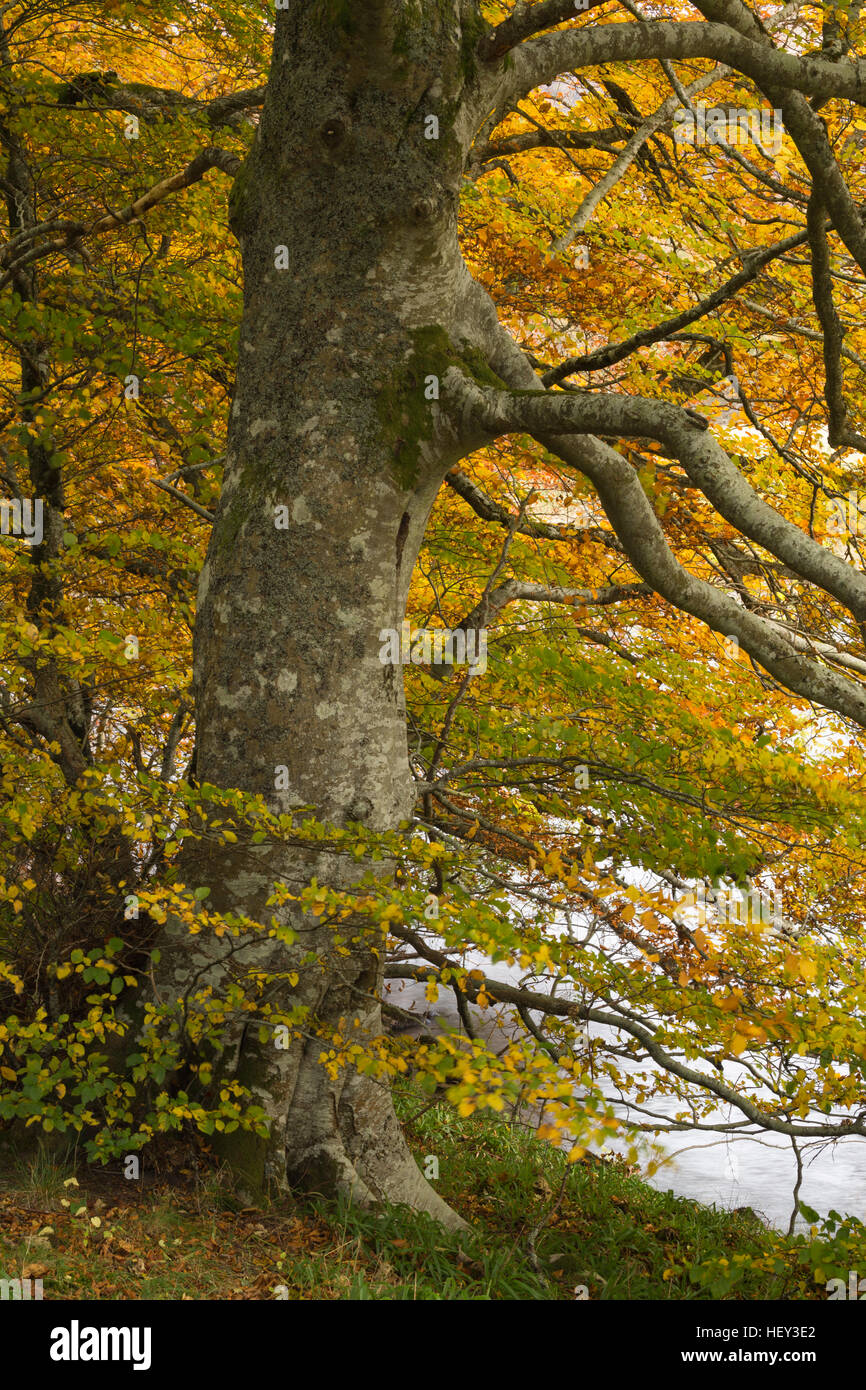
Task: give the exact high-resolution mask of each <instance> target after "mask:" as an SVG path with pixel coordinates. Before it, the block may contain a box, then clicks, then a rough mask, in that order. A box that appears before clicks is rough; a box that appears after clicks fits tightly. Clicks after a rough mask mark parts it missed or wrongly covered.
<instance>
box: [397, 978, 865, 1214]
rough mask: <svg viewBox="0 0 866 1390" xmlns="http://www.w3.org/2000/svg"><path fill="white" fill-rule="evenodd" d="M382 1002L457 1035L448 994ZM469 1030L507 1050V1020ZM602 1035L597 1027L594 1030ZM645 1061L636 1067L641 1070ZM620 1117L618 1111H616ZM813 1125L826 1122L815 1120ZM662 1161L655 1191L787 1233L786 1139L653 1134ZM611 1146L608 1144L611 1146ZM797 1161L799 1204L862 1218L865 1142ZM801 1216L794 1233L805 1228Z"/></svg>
mask: <svg viewBox="0 0 866 1390" xmlns="http://www.w3.org/2000/svg"><path fill="white" fill-rule="evenodd" d="M464 963H465V964H466V965H467V966H468V967H469V968H475V967H479V968H482V969H484V970H485V973H486V974H488V975H489V976H490V977H491V978H495V979H499V980H504V981H508V982H509V983H511V984H519V982H520V981H519V972H517V971H516V970H514V969H510V968H509V967H508V966H507V965H503V964H495V965H494V964H492V963H491V962H490V961H489V960H487V959H485V958H484V957H483V956H477V957H476V956H474V955H473V957H472V959H470V958H469V956H468V955H467V957H466V959H465V962H464ZM388 985H389V989H388V994H387V998H388V1000H389V1002H390V1003H393V1004H396V1005H398V1007H400V1008H402V1009H406V1010H409V1011H411V1012H412V1013H414V1014H417V1016H418V1026H417V1028H415V1029H411V1030H407V1031H409V1032H410V1033H413V1032H414V1033H415V1034H416V1035H417V1034H418V1033H422V1032H426V1033H431V1034H436V1033H437V1032H441V1031H445V1030H451V1029H458V1030H460V1018H459V1015H458V1014H457V1010H456V1007H455V1006H454V999H453V995H452V994H451V993H450V991H446V990H442V991H441V992H440V997H439V1000H438V1001H437V1002H436V1003H435V1004H429V1003H428V1002H427V1000H426V999H425V996H424V986H423V985H422V984H418V983H416V982H415V981H405V980H391V981H389V982H388ZM472 1015H473V1019H474V1023H473V1026H474V1027H476V1031H477V1032H478V1035H479V1036H480V1037H484V1038H485V1039H486V1040H488V1041H489V1042H491V1043H492V1044H493V1045H494V1046H495V1047H497V1048H499V1047H502V1046H505V1044H506V1043H507V1041H508V1038H509V1034H510V1032H511V1029H510V1028H509V1025H508V1024H507V1023H506V1022H505V1020H499V1021H497V1017H496V1014H495V1012H494V1011H491V1010H486V1011H483V1012H482V1011H479V1010H478V1009H475V1008H473V1009H472ZM592 1031H593V1032H596V1033H600V1032H602V1030H601V1029H595V1028H593V1029H592ZM650 1067H651V1064H650V1063H643V1064H641V1068H640V1069H641V1071H644V1072H645V1071H647V1070H648V1069H649V1068H650ZM725 1074H726V1078H727V1079H729V1080H732V1079H734V1077H735V1076H736V1068H735V1066H728V1067H726V1072H725ZM652 1106H653V1110H654V1112H658V1113H660V1114H662V1115H667V1116H671V1117H672V1116H673V1115H674V1113H675V1112H676V1111H677V1110H680V1109H682V1102H681V1101H679V1100H676V1099H674V1098H671V1097H659V1098H656V1099H654V1100H653V1102H652ZM622 1114H623V1116H625V1111H624V1109H623V1110H622ZM709 1118H710V1119H711V1120H719V1121H722V1122H726V1121H731V1120H736V1119H737V1118H740V1117H739V1116H738V1115H736V1114H731V1113H730V1110H729V1107H723V1108H722V1109H720V1110H719V1111H718V1112H717V1113H716V1114H715V1115H713V1116H711V1117H709ZM814 1118H815V1119H816V1120H826V1116H820V1115H816V1116H815V1117H814ZM655 1142H656V1144H658V1145H660V1146H661V1147H662V1148H663V1149H664V1151H665V1155H666V1159H665V1161H664V1162H663V1164H662V1166H661V1167H659V1168H658V1170H657V1171H656V1172H655V1173H653V1174H651V1175H645V1176H646V1181H647V1182H649V1183H651V1184H652V1186H653V1187H656V1188H659V1189H660V1190H667V1189H670V1190H671V1191H672V1192H674V1193H675V1194H676V1195H677V1196H681V1197H691V1198H693V1199H694V1200H696V1201H699V1202H702V1203H704V1204H706V1205H711V1204H715V1205H716V1206H718V1207H720V1208H723V1209H725V1210H731V1209H733V1208H734V1207H751V1208H752V1209H753V1210H754V1211H755V1212H757V1213H758V1214H759V1215H761V1216H763V1217H764V1219H765V1220H766V1221H767V1222H768V1223H769V1224H771V1225H773V1226H776V1227H779V1228H780V1229H783V1230H787V1228H788V1222H789V1220H790V1217H791V1211H792V1208H793V1195H792V1194H793V1189H794V1183H795V1181H796V1176H797V1164H796V1159H795V1156H794V1152H793V1149H792V1147H791V1142H790V1140H789V1139H788V1138H787V1137H786V1136H785V1135H779V1134H763V1135H761V1136H760V1137H759V1138H737V1139H729V1138H727V1137H725V1136H722V1135H718V1134H713V1133H706V1132H703V1133H701V1132H694V1133H689V1132H679V1133H675V1134H665V1135H659V1136H658V1137H657V1138H656V1139H655ZM612 1147H614V1146H612ZM800 1149H801V1155H802V1161H803V1181H802V1185H801V1188H800V1200H801V1201H803V1202H805V1203H806V1205H807V1206H810V1207H813V1208H814V1209H815V1210H816V1211H817V1212H819V1213H820V1214H821V1215H825V1214H826V1213H827V1212H829V1211H830V1210H831V1209H832V1210H835V1211H838V1212H841V1213H843V1214H850V1215H852V1216H856V1217H858V1218H859V1219H860V1220H861V1221H862V1220H866V1139H860V1138H856V1137H855V1138H850V1139H843V1140H840V1141H839V1142H838V1143H836V1144H834V1145H828V1144H827V1143H826V1141H820V1142H810V1143H807V1142H806V1141H800ZM806 1224H807V1223H805V1222H804V1221H803V1219H802V1217H799V1216H798V1218H797V1229H803V1228H804V1226H805V1225H806Z"/></svg>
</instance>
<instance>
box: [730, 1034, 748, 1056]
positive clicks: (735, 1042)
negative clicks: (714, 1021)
mask: <svg viewBox="0 0 866 1390" xmlns="http://www.w3.org/2000/svg"><path fill="white" fill-rule="evenodd" d="M748 1045H749V1039H748V1038H744V1037H743V1035H742V1033H735V1034H734V1036H733V1037H732V1039H731V1051H732V1052H733V1054H734V1056H735V1057H739V1055H740V1053H741V1052H745V1050H746V1048H747V1047H748Z"/></svg>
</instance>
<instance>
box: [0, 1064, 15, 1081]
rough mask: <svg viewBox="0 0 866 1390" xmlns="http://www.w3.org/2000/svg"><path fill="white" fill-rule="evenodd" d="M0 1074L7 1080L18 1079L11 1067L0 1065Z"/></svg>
mask: <svg viewBox="0 0 866 1390" xmlns="http://www.w3.org/2000/svg"><path fill="white" fill-rule="evenodd" d="M0 1076H5V1078H6V1080H7V1081H17V1080H18V1073H17V1072H14V1071H13V1070H12V1068H11V1067H0Z"/></svg>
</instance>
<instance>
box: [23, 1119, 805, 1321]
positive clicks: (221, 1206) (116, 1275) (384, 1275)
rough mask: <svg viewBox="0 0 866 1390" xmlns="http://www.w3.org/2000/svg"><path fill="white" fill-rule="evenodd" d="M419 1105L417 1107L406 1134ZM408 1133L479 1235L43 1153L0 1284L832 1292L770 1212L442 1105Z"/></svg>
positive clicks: (356, 1292)
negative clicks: (718, 1199) (670, 1186)
mask: <svg viewBox="0 0 866 1390" xmlns="http://www.w3.org/2000/svg"><path fill="white" fill-rule="evenodd" d="M412 1110H417V1102H415V1103H414V1104H411V1103H407V1102H406V1101H405V1099H404V1102H403V1112H404V1116H403V1117H404V1121H406V1120H407V1116H408V1115H409V1114H411V1111H412ZM407 1137H408V1138H409V1141H410V1143H411V1145H412V1148H413V1151H414V1152H415V1155H416V1158H418V1160H419V1162H420V1164H421V1166H422V1168H423V1167H424V1164H425V1161H426V1159H427V1157H428V1156H430V1155H433V1156H435V1158H436V1159H437V1160H438V1164H439V1178H438V1180H437V1181H436V1183H435V1186H436V1188H437V1190H438V1191H439V1192H440V1193H441V1194H442V1196H444V1197H445V1199H446V1200H447V1201H448V1202H450V1203H451V1205H452V1206H453V1207H455V1209H457V1210H459V1211H460V1213H461V1214H462V1215H463V1216H464V1217H465V1218H466V1219H467V1220H468V1221H469V1222H470V1223H471V1226H472V1229H471V1231H470V1232H466V1233H463V1234H461V1235H454V1234H448V1233H446V1232H444V1231H443V1229H442V1228H441V1227H440V1226H438V1225H437V1224H436V1223H435V1222H433V1221H432V1220H430V1219H429V1218H427V1217H424V1216H421V1215H419V1214H417V1213H412V1212H409V1211H407V1210H406V1209H404V1208H399V1207H392V1208H389V1209H387V1210H386V1211H385V1212H384V1214H373V1213H370V1212H358V1211H354V1210H351V1209H349V1208H348V1207H346V1206H345V1205H341V1204H337V1205H334V1204H330V1205H325V1204H322V1203H318V1204H317V1203H314V1202H301V1201H298V1202H295V1203H292V1204H283V1205H281V1206H279V1207H274V1208H270V1209H268V1210H264V1211H261V1210H253V1209H250V1208H243V1207H241V1206H240V1203H239V1201H238V1199H237V1197H236V1196H235V1195H234V1193H233V1191H232V1188H231V1184H230V1183H229V1182H227V1180H226V1178H225V1176H224V1174H222V1173H221V1172H220V1170H219V1168H218V1167H216V1166H215V1165H214V1164H213V1162H212V1161H211V1160H210V1159H209V1158H208V1156H207V1154H206V1153H203V1152H202V1151H201V1149H200V1148H191V1147H189V1146H184V1145H182V1144H181V1143H180V1142H176V1143H175V1144H174V1146H173V1147H170V1148H168V1149H165V1150H163V1152H162V1154H161V1156H160V1163H161V1167H160V1168H159V1169H156V1170H155V1169H154V1167H153V1162H154V1160H153V1159H152V1158H150V1159H149V1158H148V1156H147V1155H145V1163H144V1169H143V1178H142V1180H141V1181H138V1182H136V1181H130V1182H126V1181H124V1179H123V1177H122V1175H121V1173H120V1171H117V1172H114V1173H112V1172H110V1171H107V1170H104V1169H100V1168H88V1167H79V1168H78V1170H77V1171H76V1170H74V1169H73V1168H72V1167H68V1168H64V1167H63V1166H62V1165H60V1164H58V1162H57V1160H56V1158H51V1157H50V1156H49V1155H48V1154H47V1153H45V1152H44V1151H42V1152H41V1153H40V1154H39V1155H37V1157H36V1159H35V1160H32V1159H31V1161H30V1163H29V1167H28V1168H27V1169H26V1171H25V1170H24V1169H22V1168H20V1167H19V1169H18V1170H17V1171H11V1172H10V1174H9V1177H8V1178H7V1179H6V1181H5V1183H3V1184H2V1185H0V1278H15V1277H18V1276H19V1275H24V1276H28V1274H29V1277H41V1278H42V1280H43V1286H44V1297H45V1298H49V1299H57V1298H60V1299H63V1298H83V1299H142V1298H143V1299H165V1300H180V1299H273V1298H281V1297H282V1298H286V1297H288V1298H289V1299H292V1300H303V1299H317V1300H322V1299H324V1300H353V1301H354V1300H358V1301H361V1300H368V1299H369V1300H382V1299H385V1300H404V1299H405V1300H412V1301H414V1300H430V1301H438V1300H447V1301H453V1300H484V1301H487V1300H499V1299H506V1300H526V1299H529V1300H538V1301H546V1300H573V1299H574V1298H575V1296H576V1290H577V1291H578V1296H586V1297H588V1298H590V1299H593V1300H595V1299H603V1300H608V1299H609V1300H644V1299H665V1300H676V1301H680V1300H683V1299H706V1298H710V1297H713V1296H717V1292H718V1290H717V1289H716V1290H713V1289H711V1288H710V1287H709V1286H708V1285H707V1284H706V1283H705V1284H703V1285H701V1284H696V1283H695V1282H694V1281H693V1279H692V1278H691V1277H690V1271H691V1270H692V1269H693V1268H694V1267H695V1266H698V1265H701V1264H702V1263H703V1262H704V1261H713V1262H715V1264H716V1266H717V1267H718V1268H721V1269H722V1270H723V1271H724V1270H730V1269H733V1268H740V1269H741V1273H739V1274H738V1276H737V1281H736V1285H735V1288H734V1289H732V1290H731V1292H730V1293H729V1294H728V1296H732V1297H739V1298H748V1299H756V1298H770V1299H784V1298H792V1297H793V1298H809V1297H814V1298H824V1297H825V1296H826V1295H825V1291H824V1288H823V1285H821V1286H820V1287H819V1286H818V1284H817V1283H816V1282H815V1279H814V1276H813V1275H812V1272H811V1269H810V1270H809V1271H807V1272H806V1274H804V1268H803V1266H802V1262H801V1263H800V1264H799V1265H798V1264H797V1261H796V1260H795V1259H794V1258H793V1253H794V1250H793V1247H791V1246H789V1245H787V1244H786V1238H785V1237H783V1236H781V1235H780V1234H779V1233H776V1232H769V1231H768V1230H767V1229H766V1228H765V1227H764V1226H763V1224H762V1223H761V1222H760V1221H759V1220H758V1219H757V1218H756V1217H755V1216H754V1215H752V1214H750V1213H748V1212H745V1213H728V1212H723V1211H720V1210H717V1209H716V1208H713V1207H703V1206H701V1205H699V1204H698V1203H696V1202H692V1201H688V1200H686V1199H683V1198H677V1197H674V1196H673V1195H672V1194H670V1193H664V1192H658V1191H656V1190H655V1189H653V1188H651V1187H649V1186H647V1184H646V1183H644V1182H642V1181H641V1180H640V1179H639V1178H638V1177H636V1176H634V1175H633V1174H631V1173H630V1172H629V1171H627V1170H626V1168H625V1166H624V1165H623V1164H621V1163H618V1162H613V1163H602V1162H599V1161H597V1160H596V1161H588V1160H587V1161H583V1162H580V1163H578V1164H572V1165H568V1164H567V1163H566V1162H565V1160H564V1158H563V1156H562V1155H561V1154H560V1153H559V1152H557V1151H556V1150H555V1149H553V1148H552V1147H551V1146H550V1145H548V1144H543V1143H540V1142H539V1141H538V1140H536V1139H535V1138H534V1137H533V1136H532V1135H531V1134H527V1133H525V1132H523V1131H521V1130H518V1129H512V1128H511V1127H509V1125H508V1124H506V1123H503V1122H502V1121H500V1120H498V1119H495V1118H492V1117H489V1116H479V1115H473V1116H471V1117H470V1118H469V1119H460V1118H459V1117H458V1116H457V1114H456V1112H455V1111H454V1110H453V1109H451V1108H450V1107H448V1106H446V1105H444V1104H443V1105H435V1106H432V1107H431V1108H429V1109H427V1110H426V1111H425V1112H424V1113H423V1114H421V1115H420V1116H419V1117H418V1118H417V1119H416V1120H415V1121H414V1122H412V1121H409V1122H408V1123H407ZM46 1227H48V1228H51V1229H50V1230H49V1231H48V1233H47V1234H46V1233H44V1231H45V1228H46ZM40 1232H43V1234H41V1235H40ZM789 1256H791V1258H789ZM584 1291H585V1293H584Z"/></svg>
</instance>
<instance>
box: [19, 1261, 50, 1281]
mask: <svg viewBox="0 0 866 1390" xmlns="http://www.w3.org/2000/svg"><path fill="white" fill-rule="evenodd" d="M47 1273H48V1266H47V1265H36V1264H28V1265H25V1266H24V1268H23V1269H22V1271H21V1278H22V1279H41V1278H42V1276H43V1274H47Z"/></svg>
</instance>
